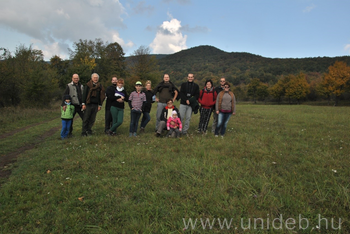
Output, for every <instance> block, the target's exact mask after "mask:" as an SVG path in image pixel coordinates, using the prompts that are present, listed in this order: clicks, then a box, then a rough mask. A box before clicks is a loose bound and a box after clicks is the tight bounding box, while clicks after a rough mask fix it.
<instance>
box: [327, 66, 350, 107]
mask: <svg viewBox="0 0 350 234" xmlns="http://www.w3.org/2000/svg"><path fill="white" fill-rule="evenodd" d="M349 80H350V67H349V66H347V65H346V63H345V62H341V61H336V62H335V63H334V64H333V65H332V66H330V67H329V68H328V73H326V74H325V75H324V78H323V82H322V85H323V87H324V88H325V90H326V93H327V92H328V93H329V94H330V95H332V96H333V97H334V99H335V106H336V105H338V100H339V97H340V96H341V95H342V94H343V93H344V92H345V89H346V88H347V85H348V82H349Z"/></svg>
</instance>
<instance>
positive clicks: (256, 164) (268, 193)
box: [0, 105, 350, 233]
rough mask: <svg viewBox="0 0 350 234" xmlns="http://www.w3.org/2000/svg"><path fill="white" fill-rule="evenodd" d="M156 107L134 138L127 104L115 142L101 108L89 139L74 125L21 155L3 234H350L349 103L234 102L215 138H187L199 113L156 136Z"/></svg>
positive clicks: (3, 193)
mask: <svg viewBox="0 0 350 234" xmlns="http://www.w3.org/2000/svg"><path fill="white" fill-rule="evenodd" d="M155 110H156V106H155V105H154V106H153V110H152V113H151V117H152V120H151V122H150V123H149V125H148V126H147V128H146V133H145V134H143V135H139V137H137V138H129V137H128V129H129V123H130V117H129V116H130V115H129V109H126V111H125V113H124V123H123V124H122V125H121V127H120V128H119V129H118V135H117V136H115V137H109V136H106V135H104V133H103V129H104V112H99V113H98V116H97V121H96V123H95V126H94V128H93V130H95V134H94V135H93V136H91V137H80V130H81V120H80V119H78V120H76V121H75V125H74V127H75V132H74V133H75V134H74V137H73V138H70V139H69V140H66V141H61V140H59V138H60V134H59V131H57V133H55V134H54V135H53V136H50V137H48V138H47V139H46V140H45V141H43V142H41V143H40V144H38V145H37V146H36V147H35V148H34V149H31V150H29V151H26V152H24V153H22V154H21V155H20V156H19V158H18V160H17V162H16V163H15V164H13V165H11V166H9V167H8V168H11V169H12V174H11V176H10V177H9V178H8V179H6V180H5V181H4V182H3V184H2V186H1V187H0V233H349V232H350V223H349V210H350V198H349V196H350V195H349V194H350V193H349V189H350V187H349V186H350V170H349V166H350V160H349V156H350V146H349V143H350V136H349V116H350V108H349V107H321V106H307V105H298V106H297V105H294V106H289V105H288V106H282V105H238V106H237V114H236V115H235V116H233V117H231V119H230V121H229V124H228V131H227V132H226V135H225V137H224V138H223V139H221V138H220V137H219V138H215V137H214V136H213V135H212V134H208V135H203V136H202V135H199V134H197V133H195V130H196V128H197V126H198V120H199V115H193V116H192V121H191V127H190V132H191V134H190V135H189V136H188V137H183V138H181V139H173V138H171V139H170V138H156V137H155V136H154V126H155ZM57 117H58V119H57V120H56V121H49V122H47V123H45V124H42V125H39V126H36V127H35V128H34V127H33V129H27V130H25V131H22V132H19V133H17V134H15V135H13V136H10V137H8V138H5V139H2V142H3V143H1V144H0V147H1V148H3V149H5V150H2V153H1V154H2V155H3V154H7V153H8V152H12V151H15V150H16V144H17V143H14V144H12V143H11V139H12V141H14V140H15V139H22V140H21V142H23V141H25V140H23V139H28V140H30V139H31V138H33V137H32V135H34V136H36V135H40V134H43V133H44V132H45V131H47V130H48V129H49V128H51V127H53V126H59V125H60V119H59V109H58V108H57ZM47 118H48V119H49V117H47ZM50 118H51V116H50ZM2 121H5V122H6V119H5V118H2ZM14 124H15V122H8V127H7V129H11V126H14ZM28 124H29V123H28ZM210 126H211V122H210ZM34 138H35V137H34ZM18 144H20V143H18ZM21 144H22V143H21ZM225 219H226V223H225Z"/></svg>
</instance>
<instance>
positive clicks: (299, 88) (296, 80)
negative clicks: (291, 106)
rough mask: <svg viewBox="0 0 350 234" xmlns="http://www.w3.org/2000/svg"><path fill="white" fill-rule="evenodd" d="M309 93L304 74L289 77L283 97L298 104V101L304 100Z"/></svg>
mask: <svg viewBox="0 0 350 234" xmlns="http://www.w3.org/2000/svg"><path fill="white" fill-rule="evenodd" d="M309 93H310V85H309V84H308V83H307V81H306V76H305V74H304V73H300V74H299V75H297V76H291V78H290V80H289V82H288V84H287V86H286V90H285V95H286V96H287V97H290V98H294V99H296V100H297V101H298V103H299V102H300V99H302V98H305V97H306V95H307V94H309Z"/></svg>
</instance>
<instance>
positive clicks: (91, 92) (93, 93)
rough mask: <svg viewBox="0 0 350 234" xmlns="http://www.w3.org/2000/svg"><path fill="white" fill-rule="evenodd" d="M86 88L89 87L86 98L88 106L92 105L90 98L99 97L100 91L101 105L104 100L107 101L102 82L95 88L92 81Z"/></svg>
mask: <svg viewBox="0 0 350 234" xmlns="http://www.w3.org/2000/svg"><path fill="white" fill-rule="evenodd" d="M86 86H88V87H89V93H88V95H87V97H86V104H89V103H90V98H91V97H97V92H98V91H99V92H100V101H101V103H103V100H104V99H105V94H104V92H102V91H103V87H102V85H101V84H100V82H97V83H96V84H95V86H94V83H93V82H92V80H90V81H89V82H88V83H87V84H86Z"/></svg>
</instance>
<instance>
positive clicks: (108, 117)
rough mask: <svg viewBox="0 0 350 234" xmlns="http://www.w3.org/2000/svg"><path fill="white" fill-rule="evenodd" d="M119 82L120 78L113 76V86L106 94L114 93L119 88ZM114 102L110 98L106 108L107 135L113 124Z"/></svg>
mask: <svg viewBox="0 0 350 234" xmlns="http://www.w3.org/2000/svg"><path fill="white" fill-rule="evenodd" d="M117 81H118V78H117V77H116V76H113V77H112V85H111V86H109V87H108V88H107V89H106V94H107V93H108V91H109V90H113V92H114V90H115V89H116V87H117ZM112 101H113V100H111V99H110V98H107V99H106V107H105V133H106V134H108V133H109V129H110V128H111V127H112V122H113V119H112V114H111V102H112Z"/></svg>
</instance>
